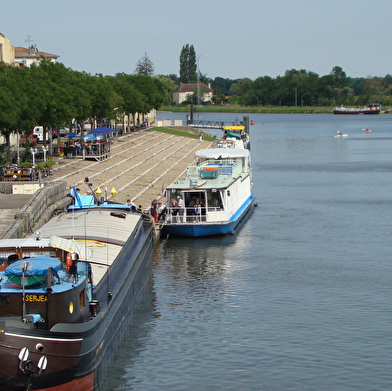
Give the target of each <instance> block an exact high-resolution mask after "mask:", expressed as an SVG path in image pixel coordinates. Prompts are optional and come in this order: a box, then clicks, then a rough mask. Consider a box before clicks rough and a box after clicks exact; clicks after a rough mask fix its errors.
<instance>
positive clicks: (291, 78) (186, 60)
mask: <svg viewBox="0 0 392 391" xmlns="http://www.w3.org/2000/svg"><path fill="white" fill-rule="evenodd" d="M196 58H197V55H196V52H195V49H194V47H193V45H189V44H187V45H184V46H183V47H182V50H181V53H180V72H179V75H180V76H179V77H178V76H177V75H175V74H171V75H166V76H165V77H166V78H169V79H171V80H172V81H173V82H174V84H175V85H176V86H178V85H179V84H180V83H196V82H197V81H198V80H199V81H200V82H202V83H204V84H206V85H210V86H211V88H212V90H213V100H212V102H207V101H204V102H203V103H204V104H224V103H230V104H239V105H244V106H259V105H260V106H339V105H345V106H362V105H367V104H369V103H373V102H377V103H381V104H383V105H384V106H390V105H392V76H391V75H390V74H387V75H386V76H385V77H367V78H363V77H359V78H353V77H349V76H347V75H346V72H345V71H344V70H343V69H342V68H341V67H339V66H335V67H333V68H332V70H331V72H330V73H329V74H328V75H325V76H320V75H318V74H317V73H315V72H311V71H307V70H305V69H300V70H296V69H290V70H287V71H286V72H285V74H284V75H283V76H277V77H276V78H272V77H270V76H262V77H258V78H256V79H255V80H252V79H250V78H241V79H228V78H222V77H215V78H214V79H212V78H209V77H207V75H205V74H202V73H201V72H200V70H199V69H198V67H197V59H196ZM194 95H195V94H193V95H189V96H188V99H187V100H186V101H185V102H183V104H190V103H195V101H196V97H195V96H194ZM202 95H203V91H202Z"/></svg>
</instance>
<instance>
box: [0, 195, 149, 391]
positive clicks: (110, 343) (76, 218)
mask: <svg viewBox="0 0 392 391" xmlns="http://www.w3.org/2000/svg"><path fill="white" fill-rule="evenodd" d="M97 201H98V200H97V198H96V197H94V196H78V195H77V196H76V204H75V205H72V206H70V207H69V208H68V211H67V212H66V213H62V214H60V215H57V216H55V217H53V218H52V219H51V220H50V221H49V222H48V223H47V224H45V225H44V226H43V227H42V228H41V229H40V231H39V232H37V233H36V236H35V237H30V238H25V239H3V240H1V241H0V253H1V254H0V257H1V260H2V264H3V266H2V267H0V270H1V271H0V277H1V282H0V288H1V290H0V303H1V305H0V325H1V327H0V367H1V368H2V370H1V374H0V390H43V389H51V390H64V391H65V390H73V391H82V390H83V391H85V390H97V389H98V388H99V386H100V384H101V382H102V380H103V377H104V376H105V373H106V370H107V368H108V366H109V364H110V361H111V359H112V356H113V354H114V352H115V350H116V347H117V345H118V343H119V342H120V339H121V336H122V334H123V331H124V329H125V328H126V327H125V326H126V325H127V324H128V323H129V321H130V319H131V317H132V315H133V314H134V311H135V309H136V307H137V304H138V302H139V300H140V298H141V295H142V292H143V290H144V288H145V285H146V284H147V281H148V280H149V277H150V276H151V271H152V247H153V237H152V224H151V222H150V221H149V220H145V219H144V218H143V216H142V215H141V214H139V213H132V212H131V211H130V207H129V206H127V205H122V204H115V203H103V204H101V205H99V203H97Z"/></svg>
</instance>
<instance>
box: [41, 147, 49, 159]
mask: <svg viewBox="0 0 392 391" xmlns="http://www.w3.org/2000/svg"><path fill="white" fill-rule="evenodd" d="M48 149H49V147H48V146H47V145H46V146H42V151H43V153H44V162H46V152H48Z"/></svg>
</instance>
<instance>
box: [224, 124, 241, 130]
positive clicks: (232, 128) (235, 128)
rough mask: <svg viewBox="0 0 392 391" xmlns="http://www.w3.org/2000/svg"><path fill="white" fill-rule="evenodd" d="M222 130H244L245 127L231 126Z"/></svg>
mask: <svg viewBox="0 0 392 391" xmlns="http://www.w3.org/2000/svg"><path fill="white" fill-rule="evenodd" d="M223 130H229V131H230V130H245V126H243V125H231V126H224V127H223Z"/></svg>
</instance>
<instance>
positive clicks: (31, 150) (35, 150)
mask: <svg viewBox="0 0 392 391" xmlns="http://www.w3.org/2000/svg"><path fill="white" fill-rule="evenodd" d="M30 152H31V154H32V155H33V166H35V154H36V153H37V152H38V149H37V148H30Z"/></svg>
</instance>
